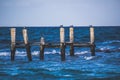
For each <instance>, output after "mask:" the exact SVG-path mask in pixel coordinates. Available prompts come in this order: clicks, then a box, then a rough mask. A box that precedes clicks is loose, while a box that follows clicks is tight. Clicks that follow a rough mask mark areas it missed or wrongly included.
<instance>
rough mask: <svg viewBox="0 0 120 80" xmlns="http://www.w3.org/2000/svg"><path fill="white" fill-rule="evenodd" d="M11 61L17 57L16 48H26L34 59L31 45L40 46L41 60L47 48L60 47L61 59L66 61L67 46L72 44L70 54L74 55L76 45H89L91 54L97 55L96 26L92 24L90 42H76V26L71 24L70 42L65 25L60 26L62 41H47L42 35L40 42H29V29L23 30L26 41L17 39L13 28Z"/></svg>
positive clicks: (28, 55)
mask: <svg viewBox="0 0 120 80" xmlns="http://www.w3.org/2000/svg"><path fill="white" fill-rule="evenodd" d="M10 30H11V61H14V59H15V51H16V48H26V52H27V57H28V60H29V61H32V55H31V50H30V48H31V45H36V46H40V60H44V50H45V48H60V52H61V61H65V48H66V46H70V56H74V55H75V54H74V47H89V48H90V50H91V56H95V43H94V40H95V39H94V28H93V27H92V26H90V42H86V43H75V42H74V28H73V26H72V25H71V26H70V28H69V39H70V40H69V42H65V29H64V27H63V25H61V26H60V43H47V42H45V40H44V37H41V39H40V42H34V43H29V40H28V35H27V29H26V28H24V29H23V30H22V33H23V39H24V43H22V42H21V43H20V42H17V41H16V28H11V29H10ZM35 43H38V44H35Z"/></svg>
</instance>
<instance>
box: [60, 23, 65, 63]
mask: <svg viewBox="0 0 120 80" xmlns="http://www.w3.org/2000/svg"><path fill="white" fill-rule="evenodd" d="M64 35H65V32H64V28H63V25H61V26H60V49H61V50H60V51H61V61H65V40H64V39H65V36H64Z"/></svg>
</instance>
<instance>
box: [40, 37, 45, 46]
mask: <svg viewBox="0 0 120 80" xmlns="http://www.w3.org/2000/svg"><path fill="white" fill-rule="evenodd" d="M40 44H42V45H45V40H44V37H41V39H40Z"/></svg>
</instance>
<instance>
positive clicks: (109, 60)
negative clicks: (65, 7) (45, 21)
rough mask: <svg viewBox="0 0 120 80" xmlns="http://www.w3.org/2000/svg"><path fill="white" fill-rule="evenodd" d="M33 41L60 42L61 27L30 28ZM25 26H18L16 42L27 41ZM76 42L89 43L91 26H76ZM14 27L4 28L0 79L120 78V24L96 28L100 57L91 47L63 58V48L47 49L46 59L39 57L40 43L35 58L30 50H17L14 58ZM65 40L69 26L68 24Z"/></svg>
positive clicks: (0, 44) (0, 43)
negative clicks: (43, 39) (24, 33)
mask: <svg viewBox="0 0 120 80" xmlns="http://www.w3.org/2000/svg"><path fill="white" fill-rule="evenodd" d="M26 28H27V29H28V38H29V41H30V42H34V41H37V42H39V41H40V37H41V36H43V37H44V38H45V42H59V41H60V38H59V37H60V34H59V27H26ZM22 29H23V27H16V31H17V33H16V35H17V36H16V41H23V36H22ZM74 34H75V35H74V41H75V42H89V41H90V40H89V27H75V28H74ZM10 40H11V38H10V27H0V80H8V79H9V80H120V27H102V26H101V27H95V44H96V56H95V57H91V53H90V49H89V48H82V47H80V48H79V47H78V48H75V56H74V57H70V56H69V53H70V52H69V47H67V48H66V61H61V59H60V49H59V48H47V49H45V60H44V61H40V60H39V52H40V51H39V49H40V47H39V46H31V54H32V58H33V61H32V62H29V61H28V59H27V56H26V50H25V49H24V48H23V49H17V50H16V57H15V61H14V62H11V61H10ZM65 41H66V42H68V41H69V28H68V27H65Z"/></svg>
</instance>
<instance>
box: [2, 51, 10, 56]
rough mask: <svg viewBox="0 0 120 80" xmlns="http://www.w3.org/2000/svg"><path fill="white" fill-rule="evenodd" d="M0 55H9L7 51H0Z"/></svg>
mask: <svg viewBox="0 0 120 80" xmlns="http://www.w3.org/2000/svg"><path fill="white" fill-rule="evenodd" d="M0 56H10V53H9V52H0Z"/></svg>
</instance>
